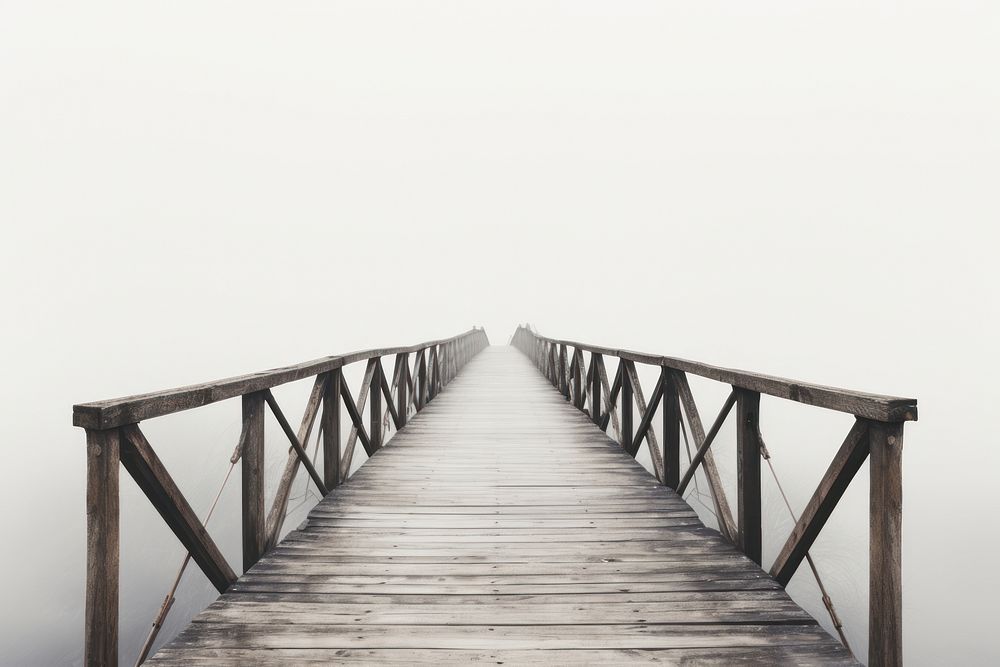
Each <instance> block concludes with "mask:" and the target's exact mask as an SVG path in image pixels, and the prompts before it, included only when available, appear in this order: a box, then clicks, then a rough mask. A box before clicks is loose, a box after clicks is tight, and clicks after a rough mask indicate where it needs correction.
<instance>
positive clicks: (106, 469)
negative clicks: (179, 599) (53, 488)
mask: <svg viewBox="0 0 1000 667" xmlns="http://www.w3.org/2000/svg"><path fill="white" fill-rule="evenodd" d="M119 438H120V436H119V432H118V429H117V428H113V429H107V430H103V431H95V430H90V429H88V430H87V593H86V596H87V598H86V605H85V611H84V616H85V620H84V649H83V661H84V663H85V664H86V665H87V666H88V667H97V666H99V665H117V664H118V558H119V514H118V482H119V480H118V461H119V453H120V439H119Z"/></svg>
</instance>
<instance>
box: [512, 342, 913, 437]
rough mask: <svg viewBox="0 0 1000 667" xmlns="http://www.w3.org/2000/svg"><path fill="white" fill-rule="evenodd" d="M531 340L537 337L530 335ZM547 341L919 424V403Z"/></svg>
mask: <svg viewBox="0 0 1000 667" xmlns="http://www.w3.org/2000/svg"><path fill="white" fill-rule="evenodd" d="M527 333H528V334H529V335H531V336H537V334H534V333H532V332H527ZM537 337H538V338H543V339H545V340H547V341H550V342H551V343H553V344H555V345H569V346H572V347H578V348H580V349H583V350H586V351H588V352H591V353H593V352H597V353H598V354H603V355H604V356H607V357H618V358H619V359H623V360H629V361H633V362H636V363H643V364H649V365H652V366H666V367H668V368H672V369H674V370H677V371H681V372H684V373H691V374H693V375H698V376H701V377H706V378H709V379H711V380H716V381H718V382H724V383H726V384H731V385H733V386H734V387H737V388H740V389H747V390H749V391H755V392H757V393H761V394H768V395H770V396H777V397H778V398H784V399H788V400H791V401H797V402H799V403H805V404H807V405H815V406H817V407H821V408H827V409H828V410H836V411H838V412H847V413H850V414H853V415H857V416H859V417H865V418H867V419H872V420H875V421H887V422H896V421H915V420H916V419H917V399H915V398H901V397H898V396H883V395H881V394H870V393H866V392H859V391H851V390H848V389H840V388H838V387H827V386H823V385H818V384H812V383H809V382H799V381H797V380H789V379H787V378H780V377H774V376H771V375H764V374H762V373H752V372H749V371H742V370H737V369H733V368H721V367H718V366H712V365H710V364H704V363H701V362H697V361H689V360H687V359H678V358H676V357H664V356H660V355H655V354H647V353H644V352H633V351H631V350H617V349H613V348H608V347H601V346H598V345H586V344H583V343H578V342H575V341H569V340H557V339H552V338H545V337H544V336H537Z"/></svg>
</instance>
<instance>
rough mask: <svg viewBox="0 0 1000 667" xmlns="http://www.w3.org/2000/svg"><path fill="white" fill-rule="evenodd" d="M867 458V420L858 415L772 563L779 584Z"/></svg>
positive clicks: (789, 574)
mask: <svg viewBox="0 0 1000 667" xmlns="http://www.w3.org/2000/svg"><path fill="white" fill-rule="evenodd" d="M867 458H868V422H866V421H864V420H861V419H858V420H855V422H854V425H853V426H852V427H851V430H850V432H849V433H848V434H847V437H846V438H845V439H844V443H843V444H842V445H841V446H840V449H839V450H838V451H837V455H836V456H834V457H833V461H832V462H831V463H830V467H829V468H827V471H826V474H825V475H823V479H822V480H820V483H819V486H817V487H816V491H815V492H813V495H812V498H811V499H810V500H809V504H807V505H806V509H805V511H804V512H802V515H801V516H800V517H799V520H798V522H796V524H795V527H794V528H793V529H792V532H791V534H790V535H789V536H788V539H787V540H786V541H785V545H784V547H782V549H781V551H780V552H779V553H778V557H777V558H776V559H775V560H774V564H773V565H772V566H771V576H772V577H774V578H775V580H777V581H778V583H780V584H781V585H782V586H787V585H788V582H789V581H791V580H792V575H794V574H795V571H796V570H797V569H798V567H799V564H801V563H802V559H803V558H805V557H806V554H807V553H809V549H810V547H812V545H813V542H815V541H816V538H817V537H818V536H819V533H820V531H821V530H823V526H825V525H826V521H827V519H829V518H830V515H831V514H832V513H833V510H834V508H835V507H836V506H837V503H838V502H840V499H841V497H842V496H843V495H844V492H845V491H846V490H847V487H848V486H849V485H850V483H851V480H853V479H854V476H855V475H856V474H857V472H858V470H860V469H861V466H862V464H863V463H864V462H865V459H867Z"/></svg>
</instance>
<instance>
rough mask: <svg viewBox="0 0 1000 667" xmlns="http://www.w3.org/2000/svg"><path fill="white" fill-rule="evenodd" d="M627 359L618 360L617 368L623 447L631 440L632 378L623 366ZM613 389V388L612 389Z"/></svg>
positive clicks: (626, 446)
mask: <svg viewBox="0 0 1000 667" xmlns="http://www.w3.org/2000/svg"><path fill="white" fill-rule="evenodd" d="M626 364H627V361H626V360H624V359H622V360H620V361H619V362H618V370H619V372H621V379H622V383H621V402H622V405H621V410H622V439H621V446H622V447H623V448H626V449H627V448H628V444H627V443H630V442H632V436H633V430H632V415H633V412H632V378H631V377H630V376H629V373H628V370H627V369H626V368H625V366H626ZM612 391H614V390H612Z"/></svg>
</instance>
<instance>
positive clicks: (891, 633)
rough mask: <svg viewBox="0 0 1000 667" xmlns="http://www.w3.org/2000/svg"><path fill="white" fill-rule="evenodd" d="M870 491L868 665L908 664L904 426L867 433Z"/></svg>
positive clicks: (876, 425) (876, 427)
mask: <svg viewBox="0 0 1000 667" xmlns="http://www.w3.org/2000/svg"><path fill="white" fill-rule="evenodd" d="M868 444H869V448H870V455H869V456H870V466H871V489H870V492H869V497H870V500H869V502H870V510H869V511H870V524H871V534H870V540H871V542H870V544H869V592H868V596H869V597H868V664H869V665H873V666H876V665H877V666H878V667H897V666H899V665H902V664H903V587H902V578H901V566H902V518H903V468H902V463H903V424H902V423H884V422H872V423H871V424H870V425H869V427H868Z"/></svg>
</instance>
